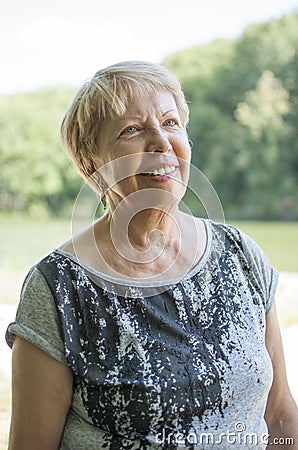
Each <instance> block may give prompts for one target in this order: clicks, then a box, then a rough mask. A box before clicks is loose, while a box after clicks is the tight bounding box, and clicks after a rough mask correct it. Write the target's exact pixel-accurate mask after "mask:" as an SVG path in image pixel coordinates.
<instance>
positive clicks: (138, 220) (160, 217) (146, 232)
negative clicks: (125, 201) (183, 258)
mask: <svg viewBox="0 0 298 450" xmlns="http://www.w3.org/2000/svg"><path fill="white" fill-rule="evenodd" d="M109 221H110V233H111V238H112V240H113V243H114V245H115V247H116V248H117V250H118V251H119V253H120V254H122V255H123V256H124V257H125V258H127V259H129V260H131V261H135V262H149V261H153V260H154V259H155V258H156V257H158V255H160V254H161V252H162V251H163V250H164V249H166V248H169V247H174V246H177V247H179V246H180V244H181V231H180V212H179V210H178V205H176V206H175V208H173V207H172V208H170V209H169V210H168V211H165V210H164V208H163V209H162V210H160V209H157V208H147V209H144V210H142V211H139V212H136V213H135V214H134V212H133V211H132V212H131V210H130V209H129V208H126V209H125V210H124V208H123V209H122V208H120V210H115V212H114V213H112V212H111V213H110V215H109Z"/></svg>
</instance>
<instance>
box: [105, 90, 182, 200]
mask: <svg viewBox="0 0 298 450" xmlns="http://www.w3.org/2000/svg"><path fill="white" fill-rule="evenodd" d="M190 155H191V153H190V146H189V141H188V136H187V133H186V130H185V128H184V127H183V125H182V123H181V119H180V116H179V112H178V109H177V106H176V103H175V99H174V97H173V95H172V94H170V93H169V92H166V91H157V92H155V93H152V94H150V95H145V96H142V97H138V96H136V97H135V98H134V99H133V100H132V101H131V102H130V103H129V105H128V107H127V110H126V112H125V114H124V115H123V116H121V117H117V118H116V119H112V118H109V119H107V120H106V121H105V122H104V126H103V128H102V130H101V136H100V145H99V158H98V161H97V162H96V163H97V166H98V168H100V167H102V166H103V165H105V167H104V169H103V172H102V174H101V175H102V178H103V179H104V182H105V184H106V185H107V186H108V193H107V197H108V200H109V203H110V206H111V207H113V205H114V206H116V205H117V204H118V203H119V202H120V201H121V200H123V199H124V198H127V197H128V196H129V195H130V194H132V193H135V192H137V191H140V190H143V189H151V190H150V191H147V192H150V193H154V192H158V193H159V194H160V195H162V191H164V192H166V193H169V194H170V196H171V198H172V199H173V201H174V200H175V199H176V202H178V201H180V199H181V198H182V197H183V195H184V193H185V190H186V184H187V182H188V176H189V162H190ZM100 171H101V169H100ZM152 189H154V191H153V190H152ZM157 190H158V191H157ZM169 198H170V197H169V196H167V201H168V200H169Z"/></svg>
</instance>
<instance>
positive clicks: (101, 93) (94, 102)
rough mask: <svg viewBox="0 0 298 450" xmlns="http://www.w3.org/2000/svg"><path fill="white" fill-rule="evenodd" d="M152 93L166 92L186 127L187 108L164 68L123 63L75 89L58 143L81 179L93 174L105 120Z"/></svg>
mask: <svg viewBox="0 0 298 450" xmlns="http://www.w3.org/2000/svg"><path fill="white" fill-rule="evenodd" d="M156 90H159V91H168V92H170V93H171V94H172V95H173V97H174V99H175V102H176V105H177V109H178V112H179V115H180V119H181V122H182V124H183V126H184V127H186V125H187V122H188V117H189V109H188V106H187V103H186V100H185V97H184V94H183V92H182V89H181V85H180V83H179V81H178V80H177V78H176V77H175V76H174V75H173V74H172V73H171V72H169V71H168V69H166V67H164V66H161V65H158V64H153V63H149V62H142V61H127V62H121V63H118V64H114V65H112V66H109V67H107V68H105V69H102V70H99V71H98V72H96V73H95V75H94V76H93V77H92V78H91V79H90V80H88V81H86V82H85V83H84V84H83V85H82V87H81V88H80V89H79V91H78V93H77V94H76V96H75V97H74V99H73V101H72V103H71V104H70V106H69V108H68V109H67V111H66V113H65V116H64V118H63V120H62V125H61V137H62V144H63V147H64V148H65V150H66V152H67V153H68V155H69V156H70V158H71V160H72V161H73V163H74V165H75V167H76V168H77V170H78V171H79V173H80V174H81V175H82V176H83V178H84V179H85V180H87V181H90V177H91V175H92V174H93V173H94V172H95V171H96V168H95V164H94V156H95V155H99V154H100V153H99V152H100V149H99V148H98V146H99V136H100V129H101V127H102V126H103V123H104V120H105V118H106V117H112V118H113V117H117V116H122V115H123V114H124V113H125V111H126V108H127V105H128V103H129V101H130V100H131V99H132V98H133V97H134V96H135V95H140V96H142V95H146V94H148V93H149V94H150V93H152V92H154V91H156Z"/></svg>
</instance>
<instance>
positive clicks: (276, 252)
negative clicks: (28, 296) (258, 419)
mask: <svg viewBox="0 0 298 450" xmlns="http://www.w3.org/2000/svg"><path fill="white" fill-rule="evenodd" d="M0 56H1V70H0V167H1V177H0V227H1V241H0V332H1V340H0V350H1V361H0V450H3V449H5V448H6V441H7V432H8V423H9V403H10V357H11V353H10V350H9V349H8V348H7V347H6V346H5V343H4V332H5V329H6V327H7V325H8V323H9V322H10V321H12V320H13V318H14V314H15V310H16V305H17V302H18V298H19V293H20V289H21V285H22V280H23V278H24V276H25V274H26V272H27V271H28V269H29V267H30V266H31V265H33V264H34V263H35V262H36V261H37V260H38V259H40V258H41V257H42V256H44V255H45V254H47V253H49V252H50V251H51V250H52V249H53V248H54V247H57V246H59V244H60V243H61V242H63V241H64V240H66V239H68V238H69V237H70V235H71V215H72V208H73V205H74V202H75V199H76V197H77V195H78V192H79V191H80V188H81V187H82V181H81V179H80V177H79V176H78V175H77V174H76V172H75V170H74V169H73V168H72V166H71V164H70V162H69V161H68V159H67V157H66V156H65V154H64V153H63V151H62V149H61V145H60V140H59V125H60V121H61V118H62V115H63V113H64V111H65V109H66V108H67V106H68V104H69V102H70V100H71V99H72V96H73V94H74V93H75V91H76V90H77V88H78V86H79V85H80V84H81V83H82V82H83V81H84V80H86V79H87V78H88V77H90V76H92V75H93V74H94V73H95V72H96V71H97V70H98V69H100V68H103V67H105V66H107V65H109V64H113V63H115V62H119V61H123V60H135V59H138V60H149V61H152V62H158V63H162V64H164V65H166V66H167V67H168V68H169V69H170V70H171V71H172V72H173V73H175V74H176V75H177V76H178V78H179V80H180V81H181V83H182V86H183V89H184V92H185V95H186V98H187V100H188V102H189V107H190V111H191V115H190V117H191V120H190V124H189V128H188V131H189V135H190V139H191V140H192V142H193V144H194V145H193V156H192V163H193V164H194V165H196V166H197V167H198V168H199V169H200V170H201V171H203V173H204V174H205V175H206V176H207V177H208V179H209V181H210V182H211V183H212V185H213V187H214V188H215V190H216V192H217V194H218V196H219V198H220V201H221V203H222V206H223V209H224V213H225V220H226V222H230V223H233V224H235V225H237V226H238V227H240V228H241V229H242V230H243V231H244V232H246V233H248V234H250V235H251V236H252V237H253V238H254V239H255V240H256V241H257V242H258V243H259V245H260V246H261V247H262V248H263V250H264V251H265V253H266V254H267V255H268V257H269V259H270V261H271V263H272V264H273V265H274V266H275V267H276V268H277V269H278V270H279V272H280V284H279V287H278V292H277V305H278V314H279V319H280V324H281V328H282V336H283V341H284V346H285V353H286V361H287V367H288V376H289V381H290V385H291V388H292V391H293V393H294V396H295V398H296V400H298V386H297V379H298V377H297V370H298V368H297V365H296V364H297V363H296V362H295V358H294V345H295V344H296V342H297V339H298V302H297V295H296V293H297V292H298V258H297V255H298V201H297V200H298V190H297V181H298V139H297V137H298V136H297V134H298V133H297V125H298V99H297V93H298V0H296V1H293V0H268V1H267V0H251V1H250V2H239V1H238V0H225V1H224V2H222V1H221V0H209V1H208V2H205V1H199V0H184V1H183V2H182V3H181V4H179V3H178V2H171V3H168V2H163V3H162V2H160V1H159V0H151V1H150V3H149V2H148V4H147V5H146V4H145V5H144V4H140V2H137V1H135V0H131V1H130V0H128V1H126V2H121V3H118V2H117V3H114V2H99V1H98V0H97V1H96V0H85V1H84V2H81V1H76V0H44V1H43V2H38V1H37V0H27V1H26V2H22V1H21V0H15V1H14V2H6V3H5V5H3V6H2V12H1V16H0ZM186 203H187V205H188V206H189V207H190V209H191V211H192V212H193V213H194V214H201V207H200V205H198V204H197V203H198V202H197V199H196V198H195V197H194V196H193V194H192V192H187V194H186ZM89 212H90V205H88V199H86V204H85V203H84V202H83V203H82V204H81V205H80V208H79V210H78V214H79V216H80V217H79V219H81V220H82V223H83V222H84V221H85V220H86V218H87V219H88V217H87V216H88V214H89Z"/></svg>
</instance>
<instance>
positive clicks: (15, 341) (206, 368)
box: [7, 62, 298, 450]
mask: <svg viewBox="0 0 298 450" xmlns="http://www.w3.org/2000/svg"><path fill="white" fill-rule="evenodd" d="M187 121H188V107H187V104H186V102H185V99H184V95H183V93H182V90H181V87H180V84H179V82H178V81H177V79H176V78H175V77H174V76H173V75H172V74H171V73H169V72H168V71H167V69H166V68H164V67H162V66H159V65H155V64H151V63H143V62H126V63H120V64H115V65H113V66H110V67H108V68H106V69H104V70H100V71H98V72H97V73H96V74H95V75H94V77H93V78H92V79H91V80H90V81H88V82H86V83H85V84H84V85H83V86H82V88H81V89H80V90H79V92H78V94H77V95H76V97H75V98H74V100H73V102H72V104H71V105H70V107H69V109H68V111H67V112H66V115H65V117H64V120H63V123H62V138H63V143H64V146H65V148H66V149H67V151H68V153H69V154H70V156H71V158H72V160H73V162H74V164H75V166H76V167H77V169H78V170H79V172H80V173H81V175H82V176H83V177H84V179H85V180H86V181H87V182H88V183H89V184H90V185H91V186H92V187H93V188H94V190H96V192H97V193H100V195H101V197H102V199H103V200H104V201H105V202H107V203H108V205H109V206H108V209H107V211H106V213H105V214H104V215H103V216H102V217H101V218H99V220H97V221H96V222H95V223H94V224H92V226H91V227H90V228H88V229H86V230H84V231H83V232H81V233H80V234H79V235H76V236H74V237H73V239H71V240H70V241H69V242H66V243H65V244H63V245H62V246H61V247H59V248H58V249H56V250H54V251H53V252H51V253H50V254H49V255H48V256H46V257H45V258H44V259H43V260H42V261H40V262H38V263H37V264H36V265H35V266H34V267H33V268H32V269H31V270H30V272H29V274H28V276H27V278H26V280H25V282H24V286H23V290H22V294H21V300H20V304H19V307H18V311H17V317H16V320H15V322H14V323H13V324H11V325H10V326H9V329H8V332H7V340H8V342H9V344H10V345H11V346H13V382H12V420H11V430H10V441H9V450H27V449H28V450H29V449H30V450H54V449H55V450H56V449H63V450H66V449H71V450H79V449H86V450H93V449H94V450H95V449H96V450H99V449H115V450H119V449H123V450H125V449H144V450H146V449H154V448H164V449H176V448H200V449H203V448H215V449H219V448H222V449H228V448H242V447H244V448H258V449H263V448H266V445H267V444H269V445H270V443H271V442H274V443H275V444H277V443H278V440H275V441H274V439H278V438H293V439H294V438H295V439H296V444H295V445H291V446H288V448H292V449H294V448H298V447H297V445H298V435H297V430H298V414H297V408H296V406H295V403H294V401H293V399H292V396H291V394H290V392H289V388H288V385H287V381H286V372H285V363H284V357H283V350H282V344H281V339H280V333H279V329H278V323H277V318H276V310H275V306H274V294H275V289H276V284H277V273H276V272H275V270H274V269H273V268H272V267H271V266H270V264H269V262H268V261H267V259H266V257H265V256H264V254H263V253H262V251H261V250H260V249H259V248H258V246H257V245H256V244H255V243H254V242H253V241H252V240H251V239H250V238H249V237H247V236H246V235H244V234H243V233H241V232H240V231H239V230H238V229H236V228H234V227H232V226H228V225H224V224H220V223H217V222H214V221H212V220H207V219H200V218H195V217H193V216H192V215H191V214H186V213H183V212H182V211H180V210H179V202H180V200H181V199H182V197H183V195H184V193H185V190H186V185H187V181H188V176H189V163H190V157H191V150H190V145H189V140H188V136H187V131H186V125H187ZM267 427H268V428H267ZM268 434H270V437H268ZM280 442H282V441H280ZM283 442H285V441H283ZM270 448H271V447H270ZM276 448H279V446H278V445H277V446H276ZM282 448H283V449H285V448H287V446H286V445H282Z"/></svg>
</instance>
